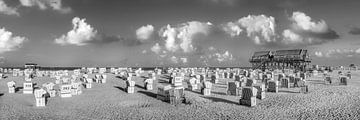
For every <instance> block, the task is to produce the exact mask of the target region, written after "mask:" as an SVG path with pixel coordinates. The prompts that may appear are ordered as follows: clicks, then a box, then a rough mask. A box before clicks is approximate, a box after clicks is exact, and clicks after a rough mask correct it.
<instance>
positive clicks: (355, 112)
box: [0, 71, 360, 120]
mask: <svg viewBox="0 0 360 120" xmlns="http://www.w3.org/2000/svg"><path fill="white" fill-rule="evenodd" d="M333 73H334V74H335V73H337V71H334V72H333ZM107 75H108V79H107V81H106V82H107V83H105V84H98V83H93V88H91V89H85V88H83V93H82V94H81V95H78V96H73V97H71V98H60V97H58V96H57V97H55V98H49V99H48V103H47V104H46V107H35V98H34V95H25V94H22V90H20V91H17V93H15V94H9V93H8V88H7V85H6V83H7V82H9V81H12V80H14V81H15V82H16V83H17V84H16V86H17V87H22V83H23V82H24V80H23V78H22V77H12V76H11V75H8V76H9V77H8V78H6V79H1V80H0V119H1V120H7V119H27V120H29V119H36V120H38V119H46V120H50V119H67V120H69V119H70V120H73V119H74V120H75V119H76V120H78V119H101V120H103V119H155V120H158V119H200V120H201V119H254V120H259V119H266V120H268V119H359V118H360V80H359V79H360V72H357V73H355V72H353V74H352V77H353V78H352V79H351V80H350V81H349V83H348V85H347V86H344V85H338V81H335V83H334V84H333V85H325V84H324V82H323V81H322V78H321V77H312V78H311V79H310V80H309V93H307V94H301V93H299V90H300V88H290V89H286V88H281V89H280V90H279V91H280V92H279V93H269V92H267V93H266V99H264V100H259V99H257V106H256V107H253V108H250V107H247V106H243V105H239V99H240V97H239V96H227V95H225V93H226V91H225V90H226V85H225V84H224V83H225V81H221V83H220V84H215V85H213V88H212V95H211V96H203V95H201V94H200V92H199V91H198V92H192V91H186V93H185V94H186V98H187V103H186V104H183V105H179V106H173V105H170V104H169V103H166V102H162V101H160V100H157V99H156V91H157V89H156V87H155V86H154V90H151V91H146V90H145V89H144V84H143V79H142V78H137V79H135V81H136V87H135V93H134V94H128V93H126V92H125V91H124V89H125V86H126V84H125V81H124V80H122V79H120V78H118V77H117V76H116V75H113V74H107ZM93 76H94V75H90V76H89V77H93ZM48 81H52V82H54V81H55V79H53V78H49V77H41V78H36V79H34V80H33V82H36V83H37V85H36V86H41V85H42V84H43V83H45V82H48ZM157 82H165V80H164V79H163V78H161V79H160V80H157V81H154V83H157Z"/></svg>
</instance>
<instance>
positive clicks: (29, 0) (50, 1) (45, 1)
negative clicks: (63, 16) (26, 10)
mask: <svg viewBox="0 0 360 120" xmlns="http://www.w3.org/2000/svg"><path fill="white" fill-rule="evenodd" d="M20 3H21V5H22V6H25V7H33V6H37V7H39V8H40V9H41V10H46V9H48V8H49V7H50V8H52V9H53V10H56V11H58V12H60V13H69V12H71V8H70V7H63V6H62V0H20Z"/></svg>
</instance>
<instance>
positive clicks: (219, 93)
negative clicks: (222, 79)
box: [211, 91, 226, 95]
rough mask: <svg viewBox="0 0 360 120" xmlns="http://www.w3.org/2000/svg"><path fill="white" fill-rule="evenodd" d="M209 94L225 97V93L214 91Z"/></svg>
mask: <svg viewBox="0 0 360 120" xmlns="http://www.w3.org/2000/svg"><path fill="white" fill-rule="evenodd" d="M211 94H218V95H226V93H224V92H214V91H211Z"/></svg>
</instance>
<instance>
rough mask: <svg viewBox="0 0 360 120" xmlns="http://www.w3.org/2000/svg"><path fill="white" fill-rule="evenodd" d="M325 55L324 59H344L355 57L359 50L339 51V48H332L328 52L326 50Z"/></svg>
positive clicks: (345, 49) (346, 49) (344, 49)
mask: <svg viewBox="0 0 360 120" xmlns="http://www.w3.org/2000/svg"><path fill="white" fill-rule="evenodd" d="M324 53H325V57H328V58H329V57H337V56H342V57H343V56H346V57H349V56H354V55H357V54H359V53H360V50H359V49H358V50H356V49H348V48H343V49H340V48H336V49H335V48H333V49H330V50H327V51H326V52H324Z"/></svg>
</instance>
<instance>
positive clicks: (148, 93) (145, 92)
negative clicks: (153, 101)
mask: <svg viewBox="0 0 360 120" xmlns="http://www.w3.org/2000/svg"><path fill="white" fill-rule="evenodd" d="M138 93H141V94H144V95H146V96H149V97H152V98H156V96H157V94H155V93H152V92H148V91H138Z"/></svg>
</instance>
